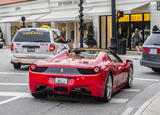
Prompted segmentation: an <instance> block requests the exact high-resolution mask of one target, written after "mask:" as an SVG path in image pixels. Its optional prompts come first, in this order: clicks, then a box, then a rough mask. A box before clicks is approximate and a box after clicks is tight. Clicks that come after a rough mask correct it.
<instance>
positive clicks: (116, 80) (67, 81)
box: [29, 49, 133, 102]
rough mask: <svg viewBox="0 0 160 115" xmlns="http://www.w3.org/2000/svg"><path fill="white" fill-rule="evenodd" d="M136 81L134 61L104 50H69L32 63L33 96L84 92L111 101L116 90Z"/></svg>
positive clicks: (31, 87)
mask: <svg viewBox="0 0 160 115" xmlns="http://www.w3.org/2000/svg"><path fill="white" fill-rule="evenodd" d="M132 82H133V63H132V61H130V60H124V61H122V60H121V59H120V58H119V57H118V56H117V55H116V54H114V53H112V52H111V51H109V50H104V49H73V50H71V51H70V50H69V51H67V50H65V51H63V52H61V53H60V54H58V55H56V56H55V57H53V58H51V59H50V60H40V61H37V62H34V63H33V64H31V65H30V69H29V86H30V91H31V94H32V96H33V97H35V98H45V97H46V96H47V95H50V96H52V95H56V96H57V95H58V94H63V95H69V94H71V95H72V94H73V93H76V92H78V93H81V94H82V95H90V96H93V97H96V98H97V99H99V100H101V101H104V102H108V101H110V99H111V96H112V93H114V92H116V91H118V90H119V89H121V88H123V87H124V86H127V87H129V88H130V87H131V86H132Z"/></svg>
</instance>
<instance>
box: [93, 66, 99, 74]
mask: <svg viewBox="0 0 160 115" xmlns="http://www.w3.org/2000/svg"><path fill="white" fill-rule="evenodd" d="M93 71H94V72H95V73H99V72H100V71H101V68H100V67H98V66H96V67H94V68H93Z"/></svg>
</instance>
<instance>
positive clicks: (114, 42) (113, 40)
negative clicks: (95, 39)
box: [109, 0, 117, 53]
mask: <svg viewBox="0 0 160 115" xmlns="http://www.w3.org/2000/svg"><path fill="white" fill-rule="evenodd" d="M111 11H112V38H111V45H110V47H109V48H110V49H111V50H112V51H113V52H114V53H117V36H116V27H117V26H116V0H112V8H111Z"/></svg>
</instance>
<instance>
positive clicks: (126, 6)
mask: <svg viewBox="0 0 160 115" xmlns="http://www.w3.org/2000/svg"><path fill="white" fill-rule="evenodd" d="M148 3H149V2H138V3H136V2H135V3H132V4H122V5H118V6H117V10H121V11H124V12H128V13H130V12H132V10H134V9H137V8H139V7H142V6H144V5H146V4H148Z"/></svg>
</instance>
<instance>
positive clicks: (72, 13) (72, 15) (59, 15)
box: [38, 10, 79, 21]
mask: <svg viewBox="0 0 160 115" xmlns="http://www.w3.org/2000/svg"><path fill="white" fill-rule="evenodd" d="M78 15H79V12H78V10H67V11H53V12H52V13H50V14H48V15H46V16H44V17H42V18H40V19H39V20H38V21H71V20H76V18H77V17H78Z"/></svg>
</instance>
